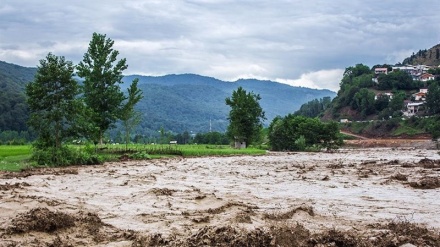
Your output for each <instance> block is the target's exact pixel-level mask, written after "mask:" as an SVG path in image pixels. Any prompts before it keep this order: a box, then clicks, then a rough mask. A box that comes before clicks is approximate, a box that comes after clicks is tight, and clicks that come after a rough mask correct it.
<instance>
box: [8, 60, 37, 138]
mask: <svg viewBox="0 0 440 247" xmlns="http://www.w3.org/2000/svg"><path fill="white" fill-rule="evenodd" d="M36 71H37V70H36V68H25V67H21V66H18V65H15V64H10V63H6V62H2V61H0V130H1V131H5V130H13V131H23V130H27V126H26V121H27V118H28V111H27V107H26V98H25V95H24V86H25V85H26V83H28V82H29V81H32V80H33V79H34V75H35V72H36Z"/></svg>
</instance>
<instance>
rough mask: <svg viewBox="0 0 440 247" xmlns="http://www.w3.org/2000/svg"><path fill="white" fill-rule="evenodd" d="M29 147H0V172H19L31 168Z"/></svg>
mask: <svg viewBox="0 0 440 247" xmlns="http://www.w3.org/2000/svg"><path fill="white" fill-rule="evenodd" d="M31 148H32V147H31V145H19V146H14V145H6V146H1V145H0V170H4V171H20V170H22V169H25V168H27V167H29V166H31V164H30V162H29V158H30V157H31Z"/></svg>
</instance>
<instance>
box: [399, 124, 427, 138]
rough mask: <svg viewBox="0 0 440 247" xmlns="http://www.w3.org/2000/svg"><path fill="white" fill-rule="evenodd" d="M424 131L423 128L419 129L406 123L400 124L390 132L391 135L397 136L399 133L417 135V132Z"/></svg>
mask: <svg viewBox="0 0 440 247" xmlns="http://www.w3.org/2000/svg"><path fill="white" fill-rule="evenodd" d="M423 133H425V132H424V131H423V130H421V129H417V128H413V127H410V126H407V125H400V126H399V127H398V128H397V129H395V130H394V131H393V133H392V135H394V136H399V135H404V134H405V135H409V136H412V135H417V134H423Z"/></svg>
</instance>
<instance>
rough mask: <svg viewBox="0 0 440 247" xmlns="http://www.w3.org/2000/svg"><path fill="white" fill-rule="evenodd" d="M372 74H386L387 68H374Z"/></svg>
mask: <svg viewBox="0 0 440 247" xmlns="http://www.w3.org/2000/svg"><path fill="white" fill-rule="evenodd" d="M374 74H375V75H379V74H385V75H386V74H388V68H375V69H374Z"/></svg>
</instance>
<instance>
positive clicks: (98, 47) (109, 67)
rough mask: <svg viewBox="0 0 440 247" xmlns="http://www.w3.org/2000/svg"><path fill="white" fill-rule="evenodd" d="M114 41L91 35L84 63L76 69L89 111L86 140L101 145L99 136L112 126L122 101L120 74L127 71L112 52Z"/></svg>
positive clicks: (115, 52)
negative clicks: (89, 125) (87, 138)
mask: <svg viewBox="0 0 440 247" xmlns="http://www.w3.org/2000/svg"><path fill="white" fill-rule="evenodd" d="M113 44H114V41H113V40H111V39H110V38H106V35H103V34H97V33H93V37H92V40H91V41H90V44H89V48H88V50H87V52H86V53H85V54H84V58H83V61H81V62H80V63H79V65H78V66H77V70H78V76H80V77H82V78H84V94H83V97H84V102H85V104H86V106H87V108H88V109H90V116H89V117H90V119H89V120H90V123H91V124H92V125H93V126H92V127H91V128H89V130H92V131H91V132H90V133H89V138H91V139H93V140H94V141H95V143H97V142H98V141H99V142H100V143H101V144H102V137H103V135H104V133H105V131H107V130H108V129H109V128H111V127H113V125H114V123H115V122H116V120H117V119H119V117H120V116H119V113H120V112H121V107H122V104H123V101H124V100H125V96H124V93H123V92H122V91H121V89H120V87H119V84H121V83H122V77H123V76H122V71H124V70H125V69H127V67H128V66H127V64H126V59H125V58H123V59H121V60H119V61H118V60H117V57H118V55H119V52H118V51H117V50H114V49H113V48H112V47H113Z"/></svg>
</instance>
